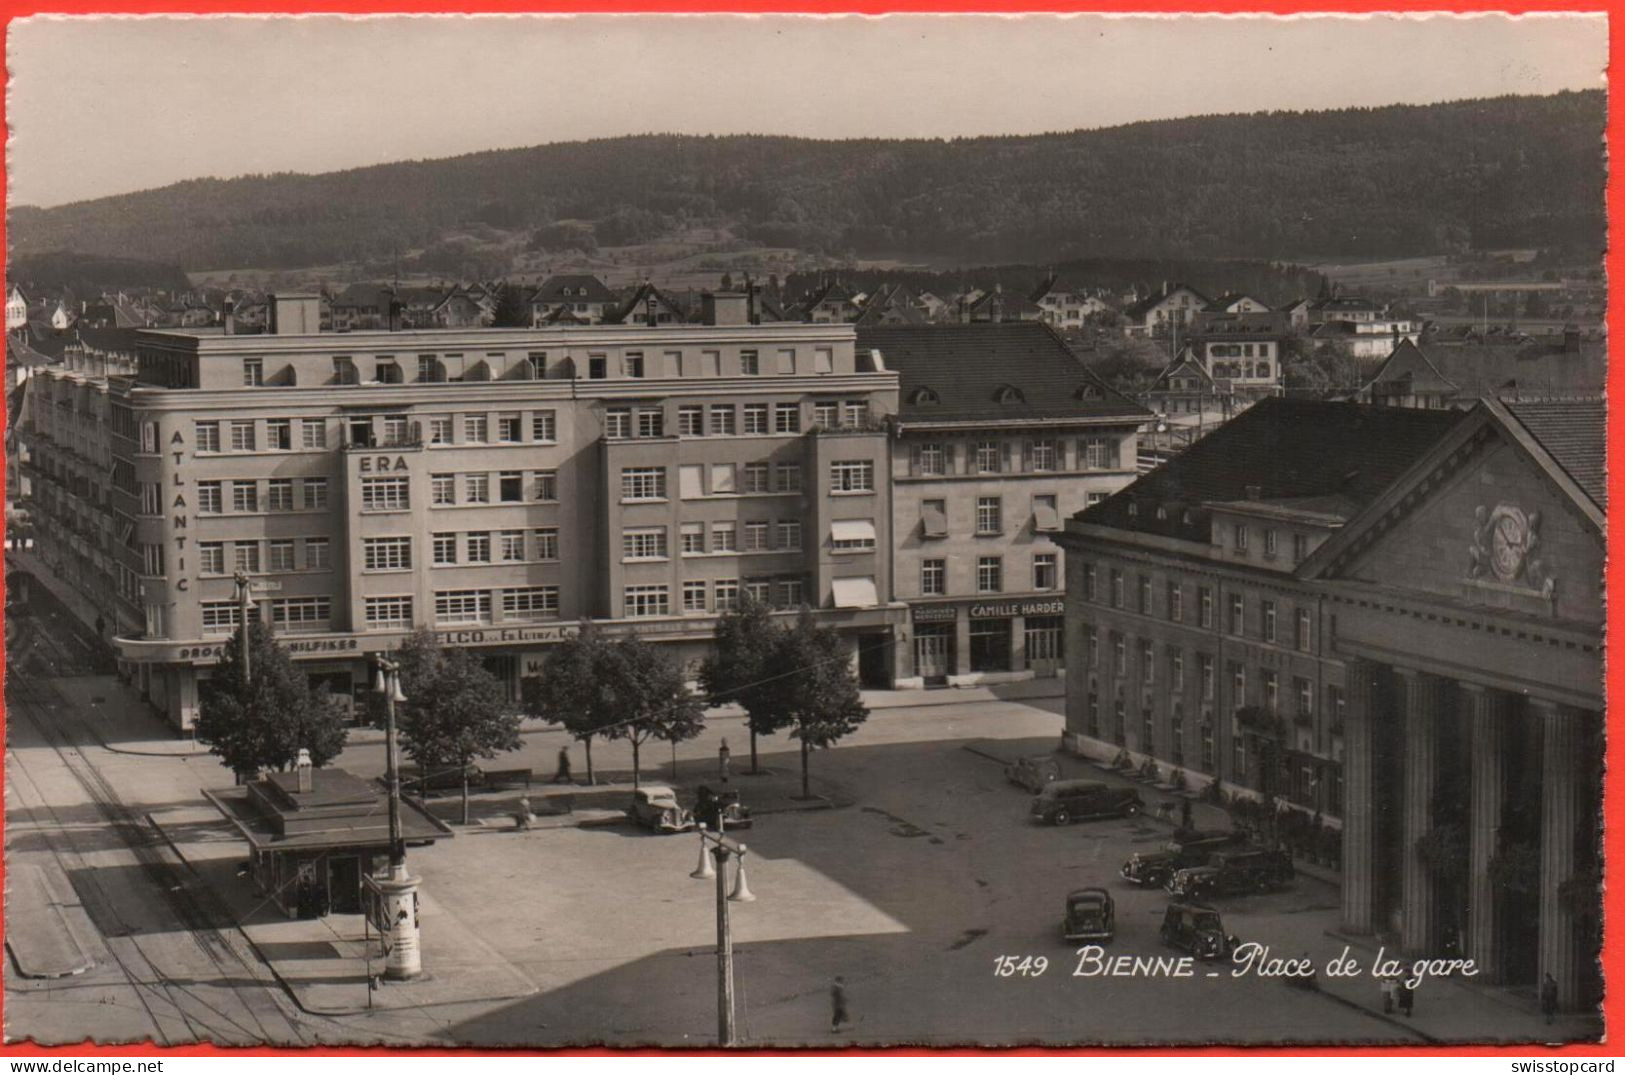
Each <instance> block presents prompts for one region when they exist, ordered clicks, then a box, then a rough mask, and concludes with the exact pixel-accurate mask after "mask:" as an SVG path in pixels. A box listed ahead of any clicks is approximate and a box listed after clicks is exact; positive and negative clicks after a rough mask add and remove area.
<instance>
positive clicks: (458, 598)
mask: <svg viewBox="0 0 1625 1075" xmlns="http://www.w3.org/2000/svg"><path fill="white" fill-rule="evenodd" d="M434 618H435V622H436V623H442V624H459V623H490V622H491V591H489V590H437V591H436V592H435V595H434Z"/></svg>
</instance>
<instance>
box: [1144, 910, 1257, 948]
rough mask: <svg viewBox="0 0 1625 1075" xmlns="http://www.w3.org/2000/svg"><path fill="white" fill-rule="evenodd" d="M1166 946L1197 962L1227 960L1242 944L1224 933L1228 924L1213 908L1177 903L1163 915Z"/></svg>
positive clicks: (1163, 935)
mask: <svg viewBox="0 0 1625 1075" xmlns="http://www.w3.org/2000/svg"><path fill="white" fill-rule="evenodd" d="M1162 943H1163V944H1165V945H1167V946H1168V947H1170V948H1178V949H1180V950H1181V951H1184V952H1189V953H1190V954H1191V955H1193V956H1195V957H1196V958H1197V959H1224V958H1226V957H1227V956H1229V955H1230V953H1232V952H1234V951H1235V950H1236V946H1237V945H1239V944H1240V943H1241V942H1240V941H1238V940H1237V939H1236V938H1235V937H1234V936H1232V935H1231V934H1228V933H1226V932H1225V931H1224V921H1223V919H1221V918H1220V917H1219V912H1218V911H1216V910H1214V909H1213V908H1212V907H1208V906H1206V905H1204V904H1200V903H1187V902H1185V901H1184V900H1175V901H1174V902H1173V903H1170V904H1169V905H1168V909H1167V910H1166V911H1165V912H1163V916H1162Z"/></svg>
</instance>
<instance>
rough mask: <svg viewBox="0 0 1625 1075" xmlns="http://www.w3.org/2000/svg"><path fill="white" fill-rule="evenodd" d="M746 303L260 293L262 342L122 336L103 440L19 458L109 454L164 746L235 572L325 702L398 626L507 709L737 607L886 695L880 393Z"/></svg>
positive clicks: (118, 567) (889, 650) (230, 621)
mask: <svg viewBox="0 0 1625 1075" xmlns="http://www.w3.org/2000/svg"><path fill="white" fill-rule="evenodd" d="M745 301H746V300H745V297H744V296H737V297H735V296H727V295H722V296H717V297H715V298H714V300H713V301H712V302H711V304H710V306H709V309H708V317H707V319H706V320H707V323H706V324H695V325H677V326H658V325H657V326H649V325H639V324H628V325H620V326H613V327H606V326H595V327H591V328H567V327H554V328H537V329H513V330H493V329H483V330H414V331H397V332H379V331H368V332H351V333H343V334H338V333H322V332H319V331H318V309H317V301H316V299H315V298H314V297H310V298H303V297H289V296H283V297H280V298H279V299H277V300H276V302H275V304H274V308H273V315H272V320H273V325H272V331H271V332H269V333H268V334H265V335H256V336H226V335H224V334H222V333H220V332H218V331H213V332H211V331H207V330H203V331H197V330H193V331H186V330H176V331H142V332H140V333H139V335H138V336H137V341H136V344H137V345H136V351H137V364H136V371H135V373H134V375H133V376H114V377H112V378H110V379H109V380H108V381H107V382H106V386H105V387H104V388H103V389H102V391H104V392H105V393H106V403H105V407H106V416H105V423H104V424H101V425H99V426H98V427H97V429H96V431H95V432H94V433H90V432H86V433H83V434H81V433H75V436H76V437H80V439H79V440H75V441H71V442H69V441H65V440H61V438H63V437H64V436H65V435H66V434H65V432H64V428H65V427H63V426H62V425H61V424H60V423H50V424H45V423H41V422H38V421H36V422H34V423H33V429H32V430H31V431H30V435H32V436H33V437H34V438H35V443H34V445H33V448H34V450H33V451H32V452H31V453H30V456H29V458H30V459H31V460H33V465H36V466H52V467H56V468H58V469H60V468H61V466H62V464H61V463H48V462H47V461H48V460H52V459H53V458H55V459H62V458H63V457H64V456H67V457H68V459H69V461H70V463H72V462H75V461H76V460H77V457H78V456H79V455H80V454H85V455H86V458H87V459H91V458H97V457H98V453H99V451H100V449H99V448H98V447H97V444H99V442H96V443H92V442H91V441H94V438H95V437H96V436H101V437H104V438H105V439H106V442H107V453H106V454H107V456H108V457H109V458H110V466H108V468H107V469H106V470H105V471H103V473H105V474H109V475H110V480H109V481H108V482H107V483H106V485H107V487H105V488H103V489H100V490H95V491H94V493H95V495H94V497H93V498H92V501H93V503H94V508H95V510H94V512H93V514H94V515H95V516H96V518H98V519H99V518H107V519H109V520H110V523H109V524H108V525H110V527H111V536H110V539H109V540H105V541H103V542H100V543H98V547H99V548H100V549H101V550H102V552H103V553H104V555H105V557H106V558H107V559H108V560H109V561H110V563H111V568H112V569H111V573H110V578H111V581H112V586H111V596H110V598H109V600H110V602H111V603H112V604H113V605H114V606H115V607H116V614H115V616H111V617H108V620H109V623H110V624H112V625H114V626H115V628H116V629H117V631H118V634H119V638H118V643H117V644H118V649H119V653H120V656H121V658H122V660H123V661H124V662H125V664H126V666H127V668H128V669H129V670H130V671H131V672H132V674H133V675H134V676H135V677H136V678H137V680H138V681H139V683H140V685H141V686H142V688H143V689H144V690H145V691H146V692H147V694H148V697H149V698H150V699H151V700H152V701H153V703H154V704H155V705H156V706H157V707H158V708H160V709H161V710H162V711H163V712H165V713H166V714H167V715H168V716H169V718H170V719H171V720H172V721H173V722H174V723H175V724H176V725H177V726H178V727H181V728H185V727H187V726H188V725H189V724H190V723H191V721H192V720H193V718H194V716H195V713H196V707H197V699H198V684H199V681H200V680H201V679H203V678H206V677H207V676H208V674H209V668H210V666H211V665H212V664H213V663H214V662H215V660H216V658H217V654H218V652H219V648H220V645H221V643H222V642H223V640H224V639H225V638H226V637H227V636H228V635H229V634H230V633H231V632H232V631H233V630H234V629H235V627H236V625H237V623H238V621H239V602H238V601H237V599H236V598H237V588H236V585H235V576H236V575H237V574H239V573H243V574H246V575H247V576H248V578H249V579H250V580H251V581H252V583H253V587H252V589H253V594H252V601H253V605H254V614H256V615H258V616H261V617H263V618H264V619H265V620H267V621H268V622H269V623H271V624H272V625H273V626H274V627H275V628H276V630H277V631H278V633H280V634H282V635H283V636H284V639H285V643H286V644H287V646H288V648H289V649H290V650H291V651H293V653H294V655H295V656H296V657H297V658H299V659H300V660H301V661H302V662H304V663H305V666H306V668H307V669H308V670H309V671H310V672H311V673H312V675H313V676H316V677H319V678H323V679H325V680H327V681H328V682H330V684H331V685H332V687H333V688H334V689H335V690H336V691H337V692H339V693H341V694H352V693H353V690H355V689H356V685H357V684H359V683H364V682H365V681H366V680H365V677H366V674H367V667H366V665H367V660H368V659H369V655H370V654H372V653H374V652H378V651H382V650H387V649H389V648H391V647H393V646H394V645H396V644H397V643H398V642H399V641H400V640H401V638H402V637H403V635H404V634H405V633H406V632H407V631H409V630H411V629H413V628H414V627H417V626H427V627H431V628H433V629H434V630H435V632H436V633H437V634H438V635H439V636H440V638H441V639H442V641H444V642H445V643H447V644H451V645H458V646H470V647H475V648H478V649H480V650H481V651H482V652H483V653H484V654H485V656H486V658H487V661H488V664H489V666H490V667H491V668H492V669H493V670H494V671H496V672H497V673H498V674H499V676H500V677H501V678H502V679H503V680H504V682H505V683H507V684H508V685H509V689H510V690H517V687H518V682H519V679H520V677H522V676H527V675H534V674H536V673H537V671H538V670H539V667H540V659H541V656H542V654H543V651H544V647H545V646H546V644H547V643H549V642H550V641H554V640H557V639H559V638H561V637H563V636H564V635H565V634H566V633H567V632H570V631H572V630H574V629H575V627H576V625H578V624H579V623H580V622H581V621H582V620H584V619H587V618H591V619H593V620H595V621H599V622H600V623H602V624H603V625H604V626H605V627H606V629H608V630H610V631H612V632H613V631H618V630H625V629H630V628H635V629H636V630H637V631H638V632H639V633H640V634H642V635H645V636H646V637H650V638H654V639H659V640H663V641H669V642H670V643H671V644H672V645H673V646H674V647H676V648H677V649H678V651H679V653H680V654H681V655H682V656H683V658H684V659H692V658H695V657H698V656H699V655H700V654H701V653H702V652H703V647H704V645H705V644H706V641H707V640H708V639H709V638H710V637H711V635H712V632H713V629H714V626H715V623H716V619H717V617H718V615H719V614H721V613H723V612H725V611H726V610H727V609H729V608H731V607H733V606H734V605H735V604H736V603H738V602H739V600H740V599H741V595H743V594H746V593H749V594H751V595H753V596H755V597H757V598H759V599H761V600H764V601H767V602H769V603H771V604H774V605H776V606H779V607H783V608H787V609H788V608H795V607H798V606H800V605H801V604H803V603H805V604H807V605H809V606H811V607H812V608H814V609H815V610H817V614H818V615H819V617H820V618H821V619H822V620H823V621H825V622H826V623H829V624H831V625H833V626H835V627H837V628H838V629H839V630H840V631H841V632H842V633H843V634H845V635H846V636H847V637H848V638H850V639H851V642H852V645H853V651H854V655H855V657H856V658H857V659H858V661H859V663H860V667H861V670H862V673H863V676H864V679H865V680H866V681H867V682H869V683H871V684H875V685H886V684H889V683H890V682H891V681H892V679H893V677H894V675H895V669H894V667H893V661H894V657H895V653H896V647H895V646H894V645H893V640H894V634H895V633H896V631H897V628H898V627H899V625H900V624H901V623H902V621H903V617H904V615H905V610H904V609H902V608H901V607H898V606H893V605H892V604H891V602H890V594H891V579H890V576H889V565H890V557H889V545H890V539H891V518H890V512H889V507H888V497H887V486H886V475H887V468H888V466H889V465H890V449H889V445H888V438H887V432H886V426H885V424H884V419H886V418H887V417H888V416H890V415H892V414H893V413H895V411H896V408H897V398H898V389H897V384H898V382H897V375H896V374H895V373H892V372H889V371H887V370H885V369H884V368H882V366H881V365H880V364H879V362H878V361H877V360H876V359H875V358H874V357H873V356H871V355H870V354H868V353H867V352H861V351H860V350H859V349H858V348H857V347H856V346H855V343H854V335H853V330H852V328H851V327H850V326H834V325H832V326H814V325H801V324H783V325H770V326H758V325H751V324H749V323H748V319H747V317H746V315H745ZM89 390H90V389H89V386H81V385H77V384H66V385H64V386H63V388H62V391H61V393H60V396H61V398H60V399H59V398H58V396H59V393H57V392H52V393H42V394H41V400H42V406H45V407H46V408H48V409H49V410H51V411H52V412H53V413H54V412H55V410H57V409H59V408H61V407H63V406H64V405H66V404H73V403H74V401H75V400H76V399H77V396H75V395H74V393H84V392H87V391H89ZM74 405H77V404H74ZM87 406H88V405H87ZM73 428H76V429H77V428H78V427H77V426H75V427H73ZM86 436H88V437H90V438H91V440H84V439H83V438H84V437H86ZM89 465H90V464H88V463H87V466H89ZM92 469H94V467H92ZM76 475H77V471H74V472H73V475H70V476H69V478H70V480H72V481H76V482H77V481H80V478H79V477H77V476H76ZM52 488H54V485H53V486H52ZM90 504H91V501H87V504H86V510H92V509H91V507H90ZM109 509H110V510H109ZM92 522H94V520H92ZM87 525H91V524H87ZM104 537H106V535H104Z"/></svg>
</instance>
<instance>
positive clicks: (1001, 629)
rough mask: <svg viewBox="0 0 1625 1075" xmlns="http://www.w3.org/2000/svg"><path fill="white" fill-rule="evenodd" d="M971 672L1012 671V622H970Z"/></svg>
mask: <svg viewBox="0 0 1625 1075" xmlns="http://www.w3.org/2000/svg"><path fill="white" fill-rule="evenodd" d="M970 670H971V671H972V672H1008V671H1010V621H1009V620H971V621H970Z"/></svg>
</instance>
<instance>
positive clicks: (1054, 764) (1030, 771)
mask: <svg viewBox="0 0 1625 1075" xmlns="http://www.w3.org/2000/svg"><path fill="white" fill-rule="evenodd" d="M1004 778H1005V779H1006V780H1008V781H1010V783H1012V784H1017V785H1019V786H1021V787H1024V788H1026V789H1027V790H1028V791H1030V792H1033V793H1034V794H1037V793H1038V792H1040V791H1043V790H1044V787H1045V786H1046V785H1048V784H1053V783H1054V782H1055V781H1057V780H1059V779H1061V763H1060V762H1058V761H1056V760H1055V755H1053V754H1032V755H1029V756H1028V757H1025V758H1017V759H1016V760H1015V761H1013V762H1011V763H1010V764H1009V765H1006V766H1005V767H1004Z"/></svg>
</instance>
